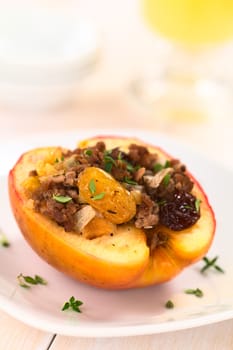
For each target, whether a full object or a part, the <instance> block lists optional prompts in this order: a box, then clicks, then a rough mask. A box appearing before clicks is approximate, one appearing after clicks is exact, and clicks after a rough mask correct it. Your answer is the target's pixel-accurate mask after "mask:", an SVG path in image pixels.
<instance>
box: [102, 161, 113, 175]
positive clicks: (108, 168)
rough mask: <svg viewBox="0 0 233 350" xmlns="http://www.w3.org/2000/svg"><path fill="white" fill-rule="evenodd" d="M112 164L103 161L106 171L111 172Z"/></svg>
mask: <svg viewBox="0 0 233 350" xmlns="http://www.w3.org/2000/svg"><path fill="white" fill-rule="evenodd" d="M112 166H113V164H112V163H110V162H108V163H105V164H104V170H105V171H107V173H111V171H112Z"/></svg>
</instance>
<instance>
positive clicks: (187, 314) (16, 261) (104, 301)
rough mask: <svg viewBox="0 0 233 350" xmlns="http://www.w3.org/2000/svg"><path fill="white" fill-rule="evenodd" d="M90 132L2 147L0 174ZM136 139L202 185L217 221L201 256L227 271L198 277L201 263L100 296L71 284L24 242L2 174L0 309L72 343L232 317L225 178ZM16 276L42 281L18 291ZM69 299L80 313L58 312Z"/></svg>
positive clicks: (173, 145)
mask: <svg viewBox="0 0 233 350" xmlns="http://www.w3.org/2000/svg"><path fill="white" fill-rule="evenodd" d="M102 133H103V132H102ZM113 133H114V134H119V135H122V134H124V135H132V134H133V135H135V132H130V131H128V132H124V133H122V132H121V133H119V132H118V131H116V130H115V131H111V134H113ZM96 134H99V131H89V132H84V131H77V132H72V133H69V134H67V133H66V134H63V135H61V134H53V135H44V136H42V135H37V136H34V137H31V138H28V139H27V140H21V141H18V142H15V143H11V144H10V143H9V145H6V144H4V148H3V145H2V147H1V148H0V149H1V150H2V151H1V153H2V154H1V161H2V164H4V168H1V173H2V174H4V173H5V175H6V173H7V171H8V170H9V168H10V166H12V165H13V163H14V161H15V160H16V159H17V157H18V156H19V155H20V153H21V152H22V151H24V150H27V149H29V148H32V147H35V146H38V145H40V146H41V145H53V144H54V145H55V144H57V145H61V144H62V145H64V146H69V147H72V148H74V147H75V144H76V142H77V140H78V139H82V138H84V137H87V136H89V135H96ZM137 136H138V137H140V138H142V139H144V140H146V141H147V142H150V143H154V144H157V145H160V146H162V147H164V148H165V149H166V150H167V151H168V152H170V153H171V154H172V155H174V156H177V157H180V158H181V159H182V160H183V161H184V162H185V163H186V164H187V166H188V168H189V170H191V172H192V173H193V174H195V175H196V177H197V179H198V180H199V181H200V182H201V184H202V185H203V186H204V188H205V190H206V192H207V194H208V195H209V199H210V202H211V204H212V205H213V208H214V210H215V212H216V218H217V232H216V236H215V240H214V243H213V245H212V247H211V250H210V251H209V253H208V256H210V257H214V256H215V255H218V256H219V264H220V265H221V266H222V267H223V268H224V269H225V271H226V272H225V273H224V274H221V273H217V272H215V271H209V273H208V274H207V275H206V276H203V274H201V273H200V267H201V266H202V262H199V263H198V264H196V265H193V266H192V267H189V268H187V269H186V270H185V271H184V272H183V273H181V274H180V275H179V276H178V277H177V278H175V279H174V280H172V281H170V282H169V283H165V284H163V285H160V286H155V287H149V288H143V289H137V290H128V291H108V290H101V289H96V288H93V287H89V286H86V285H84V284H81V283H79V282H76V281H74V280H72V279H70V278H68V277H66V276H64V275H63V274H61V273H59V272H58V271H56V270H55V269H53V268H52V267H50V266H49V265H47V264H46V263H45V262H44V261H42V260H41V259H40V258H39V257H38V256H37V255H36V254H35V253H34V252H33V251H32V250H31V248H30V247H29V246H28V245H27V243H26V242H25V241H24V239H23V238H22V236H21V234H20V232H19V229H18V228H17V226H16V223H15V221H14V219H13V216H12V213H11V210H10V207H9V202H8V194H7V179H6V176H4V175H3V176H2V177H1V180H0V193H1V210H0V222H1V227H2V229H3V230H4V232H5V233H6V235H7V236H8V238H9V240H10V242H11V246H10V247H9V248H2V247H1V248H0V255H1V264H0V307H1V308H2V309H3V310H5V311H6V312H8V313H9V314H10V315H12V316H13V317H15V318H17V319H19V320H21V321H23V322H25V323H27V324H29V325H31V326H34V327H37V328H39V329H42V330H44V331H49V332H53V333H58V334H63V335H72V336H79V337H80V336H84V337H112V336H128V335H139V334H152V333H161V332H168V331H174V330H179V329H185V328H191V327H196V326H201V325H204V324H209V323H213V322H217V321H221V320H226V319H230V318H232V317H233V254H232V245H233V239H232V232H231V227H232V198H233V188H232V185H231V184H232V173H230V172H228V171H227V170H224V169H222V168H221V167H220V166H217V165H215V164H213V163H212V162H210V161H208V160H207V159H204V158H203V157H202V156H200V155H197V154H195V153H193V152H192V151H191V150H188V149H187V147H184V146H182V145H180V144H178V143H177V142H175V141H173V140H171V139H168V138H166V137H164V136H162V135H153V134H149V133H143V132H140V133H139V132H137ZM5 150H8V151H7V152H5ZM6 153H7V154H6ZM225 188H226V189H225ZM19 273H23V274H26V275H34V274H39V275H41V276H43V277H44V278H45V279H47V280H48V285H47V286H34V287H33V286H32V287H31V289H30V290H27V289H23V288H21V287H20V286H18V284H17V281H16V276H17V275H18V274H19ZM187 288H200V289H202V290H203V292H204V297H203V298H196V297H195V296H193V295H187V294H185V293H184V290H185V289H187ZM72 295H74V296H75V298H77V299H80V300H82V301H83V302H84V304H83V306H82V311H83V312H82V313H81V314H78V313H75V312H69V311H66V312H62V311H61V307H62V305H63V304H64V302H65V301H66V300H68V299H69V298H70V297H71V296H72ZM168 299H171V300H173V302H174V304H175V308H174V309H170V310H169V309H166V308H165V307H164V304H165V302H166V301H167V300H168Z"/></svg>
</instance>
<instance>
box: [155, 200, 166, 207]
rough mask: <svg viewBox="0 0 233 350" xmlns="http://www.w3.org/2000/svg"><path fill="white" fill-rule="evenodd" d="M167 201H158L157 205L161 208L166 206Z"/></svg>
mask: <svg viewBox="0 0 233 350" xmlns="http://www.w3.org/2000/svg"><path fill="white" fill-rule="evenodd" d="M166 203H167V201H166V200H165V199H162V200H161V201H158V202H157V204H158V205H159V206H160V207H161V206H162V205H164V204H166Z"/></svg>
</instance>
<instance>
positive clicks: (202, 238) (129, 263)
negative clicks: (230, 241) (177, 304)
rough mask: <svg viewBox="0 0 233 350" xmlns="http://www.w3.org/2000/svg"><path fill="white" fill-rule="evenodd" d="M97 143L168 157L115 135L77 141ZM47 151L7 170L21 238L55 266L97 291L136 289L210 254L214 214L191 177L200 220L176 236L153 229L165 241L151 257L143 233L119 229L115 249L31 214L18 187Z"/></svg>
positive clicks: (29, 154) (36, 152) (35, 153)
mask: <svg viewBox="0 0 233 350" xmlns="http://www.w3.org/2000/svg"><path fill="white" fill-rule="evenodd" d="M99 140H103V141H104V142H105V143H106V146H107V148H113V147H116V146H121V147H122V148H123V149H124V148H127V146H128V145H129V144H131V143H137V144H141V145H145V146H146V147H148V149H149V151H150V152H154V153H155V152H156V153H158V154H159V156H160V157H162V158H164V159H170V158H171V157H170V156H169V155H168V154H167V153H166V152H164V151H163V150H161V149H160V148H159V147H156V146H152V145H147V144H145V143H143V142H142V141H139V140H137V139H128V138H123V137H117V136H101V137H94V138H92V139H88V140H84V141H82V142H81V143H80V144H79V146H80V147H87V146H91V145H94V144H95V143H96V142H97V141H99ZM52 150H54V148H39V149H35V150H31V151H29V152H27V153H25V154H23V155H22V156H21V157H20V158H19V160H18V162H17V163H16V164H15V166H14V167H13V169H12V170H11V171H10V173H9V181H8V184H9V197H10V202H11V207H12V211H13V214H14V216H15V219H16V222H17V224H18V226H19V228H20V230H21V232H22V234H23V236H24V238H25V239H26V241H27V242H28V243H29V245H30V246H31V247H32V249H33V250H34V251H35V252H36V253H37V254H38V255H39V256H40V257H41V258H42V259H43V260H45V261H46V262H47V263H49V264H50V265H52V266H53V267H54V268H56V269H58V270H59V271H61V272H63V273H65V274H67V275H69V276H71V277H73V278H75V279H77V280H79V281H81V282H84V283H87V284H90V285H93V286H96V287H99V288H107V289H129V288H138V287H146V286H150V285H156V284H160V283H163V282H166V281H169V280H171V279H172V278H174V277H175V276H176V275H177V274H179V273H180V272H181V271H182V270H183V269H184V268H185V267H187V266H189V265H191V264H193V263H195V262H196V261H198V260H200V259H201V258H202V257H203V256H204V255H205V254H206V253H207V251H208V250H209V248H210V246H211V244H212V241H213V238H214V234H215V227H216V221H215V216H214V213H213V210H212V208H211V206H210V204H209V202H208V199H207V197H206V195H205V193H204V191H203V189H202V188H201V186H200V184H199V183H198V182H197V181H196V180H195V178H194V177H193V176H192V175H190V176H191V177H192V180H193V182H194V189H193V193H194V194H195V195H196V196H197V198H199V199H200V200H201V218H200V219H199V220H198V221H197V223H196V224H194V225H193V226H192V227H190V228H188V229H185V230H182V231H178V232H174V231H171V230H169V229H168V228H166V227H164V226H160V227H158V229H159V230H160V231H161V230H162V231H163V232H164V233H165V234H166V235H167V237H168V240H167V242H166V244H165V245H164V246H159V247H157V248H156V249H155V250H154V251H153V252H152V253H150V250H149V247H147V245H146V238H145V235H144V233H143V231H141V230H137V229H135V228H134V227H132V225H131V227H130V231H129V233H127V232H128V230H126V229H125V230H124V226H123V227H122V228H121V229H119V232H118V233H117V235H116V238H114V239H116V241H114V244H115V243H116V244H115V247H116V250H115V251H113V249H112V241H111V240H112V238H111V237H109V236H108V237H106V236H102V237H97V238H95V239H94V240H91V241H90V240H88V239H85V238H82V237H80V236H78V235H75V234H74V233H69V232H65V231H64V229H63V228H62V227H60V226H58V225H57V224H56V223H54V222H52V221H51V220H49V219H48V218H46V217H44V216H42V215H41V214H39V213H36V212H35V211H34V210H33V207H32V203H31V200H28V198H27V195H26V194H25V192H24V190H23V187H22V182H23V180H24V179H25V178H26V177H27V176H28V175H27V174H28V172H29V171H30V170H33V169H34V166H35V162H36V161H37V160H38V159H43V157H45V156H46V155H47V154H48V152H51V151H52ZM133 252H136V254H135V253H133Z"/></svg>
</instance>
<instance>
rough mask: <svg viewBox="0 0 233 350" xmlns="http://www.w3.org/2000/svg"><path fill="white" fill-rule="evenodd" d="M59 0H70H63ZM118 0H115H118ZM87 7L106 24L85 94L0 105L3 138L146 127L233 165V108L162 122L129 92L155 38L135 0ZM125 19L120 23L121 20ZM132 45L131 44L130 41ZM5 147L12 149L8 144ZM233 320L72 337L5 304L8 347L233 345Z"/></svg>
mask: <svg viewBox="0 0 233 350" xmlns="http://www.w3.org/2000/svg"><path fill="white" fill-rule="evenodd" d="M59 3H61V4H62V3H63V2H62V1H60V2H59ZM110 3H111V4H110ZM79 6H80V12H81V13H82V12H83V13H84V14H89V15H90V16H91V17H92V18H94V19H95V21H96V23H97V24H98V25H99V26H101V27H102V29H103V32H104V41H103V42H104V47H105V51H104V52H103V54H104V56H103V59H102V62H101V64H100V66H99V68H98V70H97V72H96V73H95V74H94V75H93V77H91V78H90V79H88V80H87V81H86V82H85V83H84V85H83V87H82V89H81V91H80V90H79V91H78V93H77V101H76V103H75V104H74V105H73V106H70V107H69V108H67V109H62V110H57V111H50V112H45V111H44V112H42V111H41V112H40V111H22V110H17V109H15V110H12V109H11V110H10V109H6V108H4V107H3V106H2V107H1V105H0V138H1V141H2V142H3V141H4V140H9V139H14V138H15V137H24V138H25V137H27V135H30V134H31V133H32V132H34V133H35V132H43V131H44V130H46V131H55V132H56V131H61V130H70V129H78V128H90V127H97V126H98V128H108V127H110V128H122V127H124V128H130V127H132V126H133V127H134V128H139V129H142V128H143V129H145V130H150V131H153V130H154V131H160V132H164V133H166V134H167V135H170V136H171V137H173V138H176V139H178V140H181V141H183V142H185V143H186V144H187V145H189V146H191V147H192V148H194V149H196V150H197V151H199V152H201V153H203V154H206V155H207V156H208V157H210V158H212V159H215V160H216V161H218V162H220V163H221V164H223V166H226V167H230V168H231V169H232V170H233V158H232V150H233V138H232V130H233V115H232V118H230V119H228V120H227V119H225V118H224V117H223V116H222V115H219V119H218V118H217V119H215V120H211V119H210V120H208V121H202V122H199V123H195V122H191V123H177V122H171V123H165V124H164V123H161V122H160V120H158V119H156V118H154V117H152V116H151V113H150V112H149V113H148V111H145V110H141V108H138V106H137V105H135V104H134V103H132V101H130V100H129V99H128V96H127V89H126V83H127V82H128V81H129V79H130V77H132V76H133V75H134V74H135V73H136V71H137V69H138V67H139V66H140V64H143V63H145V62H146V58H147V57H148V56H149V55H150V48H151V44H152V42H151V38H150V37H147V35H146V34H145V33H146V32H144V30H143V29H142V27H141V25H139V24H138V19H137V16H136V12H135V8H134V1H133V0H127V1H123V0H122V1H117V2H113V1H107V0H100V1H98V4H97V2H94V1H91V0H87V1H84V0H83V1H79ZM119 23H120V25H119ZM129 42H130V43H131V46H130V50H127V47H128V43H129ZM1 152H5V150H3V149H1V150H0V154H1ZM232 330H233V320H228V321H224V322H220V323H216V324H213V325H209V326H203V327H199V328H194V329H189V330H183V331H177V332H171V333H168V334H161V335H160V334H157V335H150V336H137V337H125V338H113V339H94V338H71V337H64V336H60V335H54V334H47V333H44V332H42V331H39V330H36V329H34V328H31V327H29V326H26V325H24V324H23V323H21V322H19V321H17V320H15V319H13V318H12V317H10V316H8V315H7V314H5V313H4V312H1V311H0V349H4V350H15V349H17V350H46V349H50V350H63V349H69V350H73V349H82V350H98V349H112V350H114V349H122V350H126V349H127V350H130V349H134V350H136V349H138V350H141V349H143V350H151V349H158V348H160V347H161V348H163V350H168V349H169V350H170V349H174V350H181V349H187V348H188V349H192V350H196V349H199V350H202V349H203V350H206V349H211V350H222V349H224V350H231V349H233V332H232Z"/></svg>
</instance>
